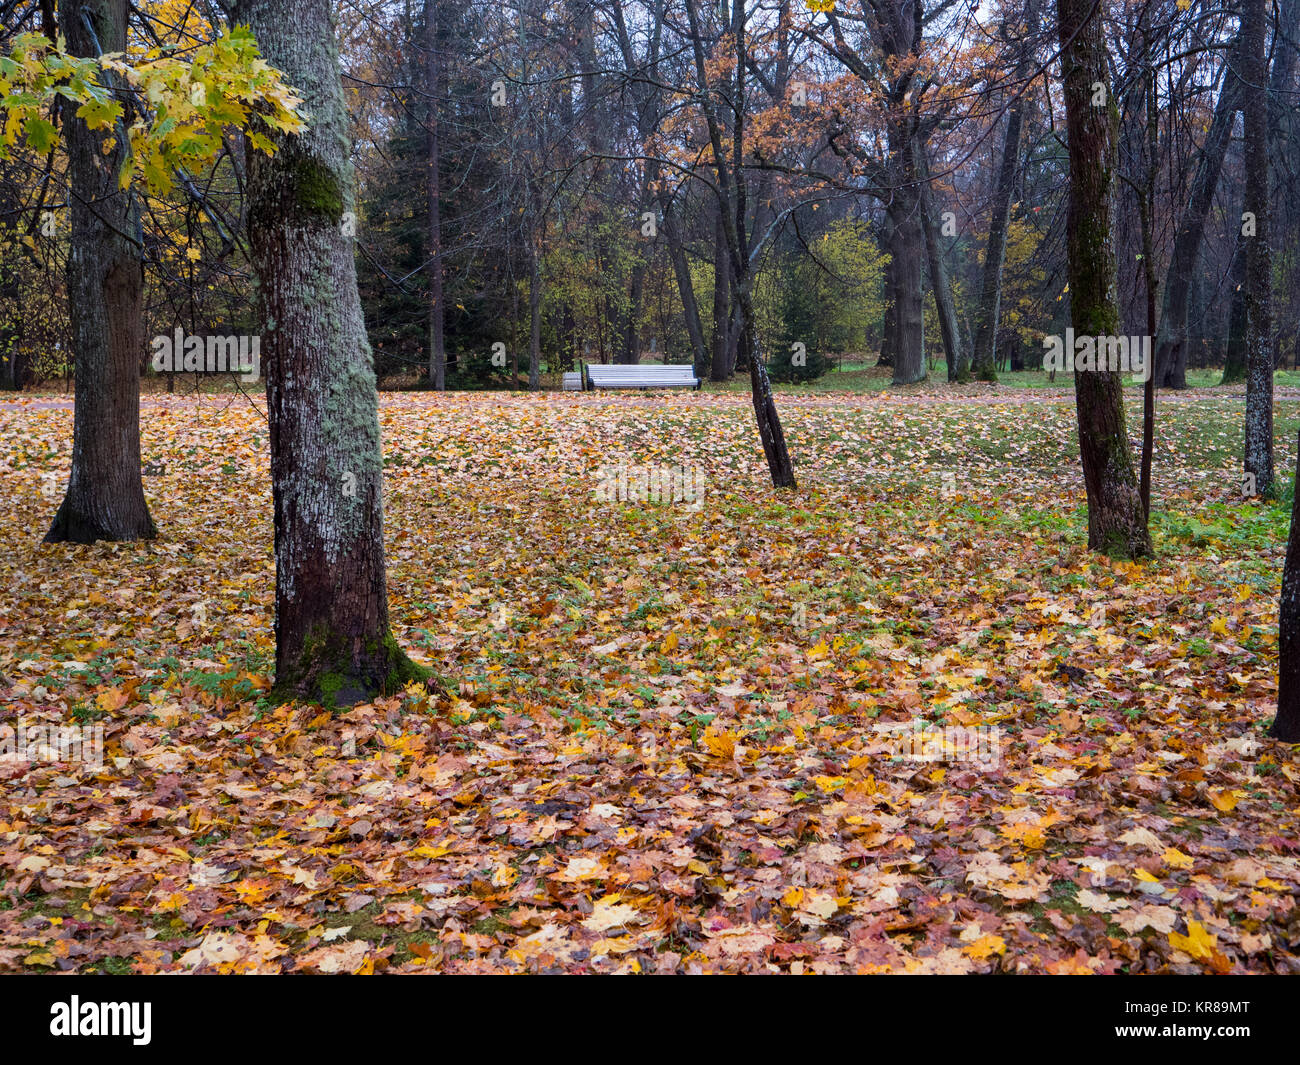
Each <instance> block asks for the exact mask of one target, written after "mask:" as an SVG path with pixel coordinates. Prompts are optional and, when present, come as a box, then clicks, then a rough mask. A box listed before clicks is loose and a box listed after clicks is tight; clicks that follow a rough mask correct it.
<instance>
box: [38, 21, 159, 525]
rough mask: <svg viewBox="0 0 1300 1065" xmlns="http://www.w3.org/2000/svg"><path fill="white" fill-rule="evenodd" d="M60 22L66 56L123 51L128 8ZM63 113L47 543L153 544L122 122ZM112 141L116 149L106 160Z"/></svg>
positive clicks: (140, 329)
mask: <svg viewBox="0 0 1300 1065" xmlns="http://www.w3.org/2000/svg"><path fill="white" fill-rule="evenodd" d="M83 16H84V17H83ZM59 17H60V31H61V32H62V33H63V35H64V37H65V38H66V40H67V43H68V48H69V50H70V51H71V52H72V54H74V55H78V56H94V55H99V54H100V53H101V52H121V51H124V50H125V48H126V37H127V33H126V29H127V27H126V19H127V3H126V0H64V2H63V3H61V4H60V5H59ZM87 21H88V22H89V28H88V27H87V25H86V23H87ZM92 31H93V32H92ZM63 114H64V126H65V137H66V146H67V152H68V174H69V180H70V188H71V205H70V215H71V227H72V229H71V252H70V254H69V255H68V267H67V283H68V315H69V319H70V324H71V328H72V344H73V358H74V359H75V362H76V375H77V391H76V396H75V398H74V401H73V416H72V471H71V476H70V478H69V480H68V489H67V494H66V495H65V496H64V498H63V503H62V505H61V506H60V507H59V510H58V513H57V514H56V515H55V517H54V522H53V524H52V525H51V526H50V530H49V532H48V533H46V535H45V540H46V542H47V543H59V542H64V541H68V542H72V543H93V542H94V541H96V540H117V541H125V540H147V539H152V538H153V537H154V536H156V535H157V530H156V529H155V528H154V523H153V519H152V518H151V517H150V516H149V506H148V504H147V503H146V502H145V498H144V483H143V481H142V480H141V477H140V354H141V352H143V351H144V350H145V338H144V322H143V318H142V315H143V312H144V269H143V266H142V261H141V251H142V240H141V229H140V203H139V201H138V199H137V198H136V196H135V193H134V191H133V190H132V189H130V188H128V189H127V190H126V191H122V190H121V189H119V188H118V183H117V173H118V169H119V168H120V166H121V165H122V162H123V158H124V155H123V153H124V150H125V147H124V142H125V140H126V138H125V136H124V133H123V129H122V126H121V124H119V125H118V127H117V128H116V129H113V130H100V131H96V132H91V131H90V130H88V129H87V128H86V124H85V123H84V122H83V121H81V120H80V119H78V118H77V117H76V116H75V114H74V109H73V108H71V107H69V108H65V109H64V113H63ZM127 118H128V120H129V118H130V116H129V114H128V116H127ZM110 137H112V138H113V139H114V140H115V142H116V143H115V145H114V147H113V149H112V151H110V152H108V153H107V154H105V152H104V146H105V142H106V141H107V140H108V139H109V138H110Z"/></svg>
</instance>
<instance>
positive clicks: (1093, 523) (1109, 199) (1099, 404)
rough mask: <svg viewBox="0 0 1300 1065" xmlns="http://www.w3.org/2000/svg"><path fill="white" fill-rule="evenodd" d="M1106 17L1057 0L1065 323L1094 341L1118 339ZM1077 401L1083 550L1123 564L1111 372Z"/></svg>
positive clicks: (1132, 479)
mask: <svg viewBox="0 0 1300 1065" xmlns="http://www.w3.org/2000/svg"><path fill="white" fill-rule="evenodd" d="M1104 17H1105V4H1104V0H1098V2H1097V3H1095V4H1094V3H1093V0H1057V32H1058V34H1059V36H1060V41H1061V74H1062V80H1063V82H1064V90H1065V112H1066V126H1067V131H1068V139H1069V153H1070V200H1069V219H1068V229H1067V232H1068V257H1069V271H1068V274H1069V279H1070V280H1069V284H1070V316H1071V318H1072V320H1073V323H1074V329H1075V331H1076V332H1077V333H1078V334H1080V335H1082V336H1087V337H1092V338H1098V337H1108V336H1114V335H1115V334H1117V333H1118V332H1119V308H1118V305H1117V303H1116V297H1115V272H1116V264H1115V246H1114V233H1113V229H1112V206H1113V197H1114V188H1113V182H1114V173H1115V168H1116V163H1117V158H1116V130H1117V126H1118V121H1119V114H1118V110H1117V108H1116V106H1115V102H1114V100H1113V99H1112V97H1111V95H1110V79H1109V74H1108V71H1107V63H1106V41H1105V36H1104V34H1103V33H1102V22H1103V19H1104ZM1099 97H1100V99H1099ZM1094 101H1096V102H1094ZM1071 354H1072V353H1071ZM1074 394H1075V407H1076V410H1077V414H1078V422H1079V451H1080V455H1081V457H1082V460H1083V479H1084V484H1085V486H1086V488H1087V493H1088V546H1089V547H1090V548H1092V549H1093V550H1096V551H1105V552H1108V553H1114V554H1118V555H1123V556H1126V557H1137V556H1140V555H1147V554H1150V552H1151V540H1150V536H1149V535H1148V532H1147V519H1146V514H1145V512H1144V511H1143V508H1142V499H1141V496H1140V493H1139V488H1138V481H1137V477H1136V476H1135V474H1134V471H1133V456H1132V451H1131V447H1130V445H1129V439H1128V429H1127V427H1126V425H1125V420H1124V393H1123V384H1122V381H1121V378H1120V375H1119V373H1118V372H1117V371H1116V370H1112V369H1107V368H1098V369H1095V370H1085V371H1081V372H1078V373H1076V374H1075V375H1074Z"/></svg>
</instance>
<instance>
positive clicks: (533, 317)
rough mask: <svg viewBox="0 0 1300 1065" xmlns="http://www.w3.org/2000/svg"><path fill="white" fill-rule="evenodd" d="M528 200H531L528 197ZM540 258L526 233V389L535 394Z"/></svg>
mask: <svg viewBox="0 0 1300 1065" xmlns="http://www.w3.org/2000/svg"><path fill="white" fill-rule="evenodd" d="M530 199H532V197H531V195H530ZM530 213H531V208H530ZM540 259H541V256H540V255H539V254H538V251H537V236H536V234H535V233H534V232H533V230H532V227H531V226H530V227H529V232H528V389H529V391H530V392H536V391H537V390H538V389H539V388H541V386H542V378H541V361H542V275H541V264H540V261H539V260H540Z"/></svg>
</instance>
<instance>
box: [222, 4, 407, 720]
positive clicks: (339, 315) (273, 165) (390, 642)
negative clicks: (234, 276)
mask: <svg viewBox="0 0 1300 1065" xmlns="http://www.w3.org/2000/svg"><path fill="white" fill-rule="evenodd" d="M236 18H237V20H238V21H240V22H244V23H247V24H248V25H249V26H250V27H251V28H252V30H253V33H254V34H255V36H256V37H257V38H258V41H259V42H260V44H261V46H262V49H263V54H264V55H265V56H266V58H267V60H268V61H269V62H270V63H272V64H273V65H274V66H276V67H277V68H278V69H280V70H281V71H283V72H284V74H285V76H286V79H287V80H288V81H289V82H290V83H291V84H292V85H294V86H295V88H296V89H297V90H298V91H299V93H300V94H301V95H302V96H303V97H304V100H305V107H304V109H305V111H306V112H307V114H308V116H309V125H308V128H307V129H306V130H305V131H304V132H303V133H301V134H299V135H296V136H289V135H282V134H276V135H275V136H274V138H273V139H274V140H275V141H276V146H277V149H278V150H277V152H276V154H275V155H273V156H271V157H269V158H268V157H265V156H261V155H258V154H250V157H249V159H248V174H249V182H248V195H249V236H250V243H251V245H252V249H253V256H252V258H253V265H254V269H255V271H256V274H257V281H258V300H259V305H260V311H261V318H262V321H263V323H264V324H263V337H262V340H263V343H262V352H263V367H264V370H265V373H266V398H267V418H268V421H269V424H270V438H271V482H272V497H273V500H274V508H275V562H276V590H275V636H276V684H275V689H274V691H275V694H276V695H277V697H279V698H290V697H296V698H304V699H311V700H317V701H320V702H322V703H324V704H325V705H329V706H344V705H351V704H353V703H356V702H359V701H361V700H364V699H366V698H368V697H370V696H372V695H374V694H379V693H391V692H393V691H396V690H398V689H400V688H401V687H402V686H403V685H404V684H406V683H407V681H410V680H423V679H425V678H426V677H427V673H426V671H425V670H424V669H422V668H421V667H420V666H418V665H416V664H415V663H413V662H412V661H411V660H410V659H409V658H408V657H407V656H406V655H405V654H404V653H403V652H402V650H401V649H400V648H399V647H398V646H397V643H396V642H395V641H394V639H393V637H392V635H391V633H390V631H389V623H388V597H387V580H386V572H385V562H384V545H383V457H382V454H381V450H380V434H379V415H378V407H377V400H376V391H375V375H374V366H373V360H372V357H371V352H370V346H369V343H368V341H367V338H366V332H365V323H364V321H363V318H362V313H361V301H360V297H359V295H358V292H357V282H356V267H355V261H354V258H353V242H352V238H351V227H350V226H349V225H347V222H348V221H349V220H350V216H351V212H352V211H353V209H354V198H353V176H352V164H351V152H350V147H349V144H348V137H347V115H346V112H345V110H344V106H343V94H342V87H341V84H340V80H339V68H338V54H337V49H336V45H335V42H334V31H333V25H332V22H331V17H330V5H329V3H328V0H301V2H297V3H286V2H283V0H240V3H238V4H237V5H236Z"/></svg>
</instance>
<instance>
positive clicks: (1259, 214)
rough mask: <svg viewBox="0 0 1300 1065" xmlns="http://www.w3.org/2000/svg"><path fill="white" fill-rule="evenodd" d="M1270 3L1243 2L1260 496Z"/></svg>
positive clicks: (1269, 400)
mask: <svg viewBox="0 0 1300 1065" xmlns="http://www.w3.org/2000/svg"><path fill="white" fill-rule="evenodd" d="M1266 21H1267V17H1266V8H1265V0H1243V2H1242V8H1241V22H1242V32H1241V36H1242V53H1243V57H1244V58H1243V61H1242V66H1243V69H1244V70H1245V75H1244V77H1243V81H1244V82H1245V85H1244V88H1243V91H1242V116H1243V118H1244V119H1245V122H1244V125H1245V135H1246V144H1245V171H1246V200H1245V211H1246V215H1247V218H1248V219H1250V218H1252V217H1253V219H1254V224H1255V235H1254V236H1253V237H1251V238H1250V243H1249V244H1248V245H1247V248H1246V449H1245V451H1246V454H1245V469H1246V472H1247V473H1248V474H1253V475H1254V477H1255V490H1256V491H1257V492H1258V493H1259V494H1260V495H1267V494H1269V493H1271V492H1272V489H1273V306H1272V287H1273V272H1272V257H1271V254H1270V250H1269V243H1268V225H1269V217H1268V93H1267V90H1266V89H1265V85H1264V79H1265V75H1266V72H1267V67H1266V65H1265V64H1266V60H1265V53H1264V37H1265V26H1266Z"/></svg>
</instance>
